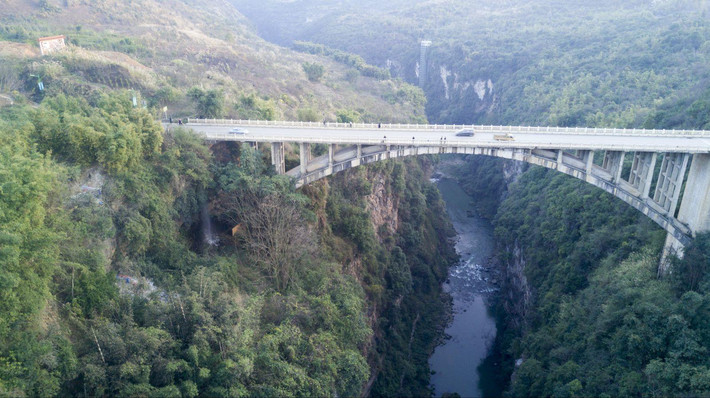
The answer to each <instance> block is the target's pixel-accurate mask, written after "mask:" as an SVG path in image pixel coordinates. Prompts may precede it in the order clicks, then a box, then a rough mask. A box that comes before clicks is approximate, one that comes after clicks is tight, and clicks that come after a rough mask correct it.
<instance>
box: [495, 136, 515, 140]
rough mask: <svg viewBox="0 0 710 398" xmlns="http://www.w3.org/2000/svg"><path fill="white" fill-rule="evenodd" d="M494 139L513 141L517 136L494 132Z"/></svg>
mask: <svg viewBox="0 0 710 398" xmlns="http://www.w3.org/2000/svg"><path fill="white" fill-rule="evenodd" d="M493 139H494V140H496V141H513V140H514V139H515V138H514V137H513V136H512V135H510V134H494V135H493Z"/></svg>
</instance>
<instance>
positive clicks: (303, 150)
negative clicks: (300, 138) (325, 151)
mask: <svg viewBox="0 0 710 398" xmlns="http://www.w3.org/2000/svg"><path fill="white" fill-rule="evenodd" d="M299 155H300V158H301V164H300V171H301V175H302V176H304V175H306V166H307V165H308V162H310V161H311V144H308V143H303V142H302V143H301V144H300V147H299Z"/></svg>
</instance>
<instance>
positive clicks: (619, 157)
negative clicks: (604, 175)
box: [602, 151, 626, 184]
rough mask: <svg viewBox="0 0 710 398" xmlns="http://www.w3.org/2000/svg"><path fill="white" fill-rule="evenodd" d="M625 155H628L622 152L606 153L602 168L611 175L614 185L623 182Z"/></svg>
mask: <svg viewBox="0 0 710 398" xmlns="http://www.w3.org/2000/svg"><path fill="white" fill-rule="evenodd" d="M625 155H626V153H625V152H621V151H606V153H604V162H603V163H602V168H603V169H604V170H606V171H608V172H609V174H611V182H612V183H614V184H616V183H618V182H619V181H620V180H621V172H622V171H623V170H624V157H625Z"/></svg>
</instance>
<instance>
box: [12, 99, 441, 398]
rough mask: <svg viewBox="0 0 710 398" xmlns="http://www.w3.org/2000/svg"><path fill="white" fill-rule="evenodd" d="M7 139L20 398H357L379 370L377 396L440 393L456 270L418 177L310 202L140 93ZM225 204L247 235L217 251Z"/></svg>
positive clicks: (386, 176) (391, 165)
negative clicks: (166, 118)
mask: <svg viewBox="0 0 710 398" xmlns="http://www.w3.org/2000/svg"><path fill="white" fill-rule="evenodd" d="M0 123H1V124H0V132H2V134H1V135H0V152H1V153H2V156H1V157H0V190H1V192H2V196H1V197H0V210H2V211H1V212H0V221H2V222H1V223H0V225H1V226H0V237H1V238H2V240H1V242H2V246H0V260H1V261H0V265H1V266H2V267H1V268H0V277H1V279H0V280H2V284H3V289H2V292H3V293H2V296H1V297H0V307H1V308H2V313H3V317H2V321H1V322H0V347H1V348H0V358H2V361H1V362H0V393H2V394H3V395H31V396H51V395H87V396H98V395H109V396H120V395H124V396H136V395H151V396H152V395H159V396H180V395H181V396H197V395H200V394H206V395H210V396H232V395H250V396H274V395H279V396H286V395H288V396H328V395H339V396H353V395H358V394H359V393H360V391H361V390H362V388H363V387H364V386H365V385H366V384H367V381H368V378H370V376H371V370H370V369H371V367H370V366H369V365H368V361H370V363H371V365H372V370H373V372H374V374H372V376H374V375H378V376H379V377H376V378H375V377H373V378H372V380H373V381H374V386H373V387H372V388H373V392H376V393H377V394H387V395H398V394H405V395H421V394H425V393H426V391H427V388H428V386H427V383H426V380H427V378H426V375H427V372H428V370H427V369H428V368H427V365H426V360H427V357H428V354H429V352H430V350H431V349H432V344H433V339H434V336H435V335H436V333H437V330H438V326H437V325H439V324H440V323H441V317H442V316H443V315H444V313H445V311H444V310H443V305H444V304H443V302H442V301H441V300H440V297H439V294H440V284H441V282H442V281H443V279H444V278H445V275H446V267H447V265H448V264H449V262H450V261H452V259H453V253H452V252H451V249H450V247H449V244H448V241H447V236H448V234H449V232H448V231H449V228H450V227H448V224H447V223H446V220H445V219H443V218H442V217H441V215H442V214H443V213H444V212H443V210H442V206H443V205H442V202H441V199H440V197H439V195H438V192H437V191H436V189H435V188H434V187H433V186H432V185H431V183H429V182H428V180H427V174H426V171H425V170H426V168H424V169H422V168H420V166H419V164H418V163H417V162H414V161H411V162H408V163H407V165H406V166H405V165H403V164H401V163H398V162H388V163H384V164H381V165H379V166H378V167H375V168H369V169H359V170H356V171H353V172H351V173H345V174H343V175H340V176H338V178H336V179H335V180H334V181H333V184H332V186H331V184H329V183H328V182H327V181H324V182H322V183H318V184H314V185H313V186H310V187H308V189H307V190H304V191H303V192H296V191H294V189H293V183H292V182H291V181H290V180H289V179H288V178H287V177H284V176H278V175H274V174H273V171H271V167H269V166H267V164H268V163H266V162H265V160H264V159H263V158H262V155H261V153H260V152H255V151H253V150H251V149H248V148H247V149H245V150H240V148H239V147H231V148H226V151H227V153H231V154H230V155H227V156H225V155H224V149H223V151H222V155H221V156H220V157H219V158H215V157H213V156H212V155H211V152H210V150H209V148H208V147H206V146H205V144H204V143H203V142H201V141H200V139H199V138H197V137H196V136H194V135H193V134H191V133H190V132H188V131H187V130H183V129H175V130H171V131H169V132H167V133H163V132H162V128H161V126H160V125H158V124H156V123H155V122H154V121H153V120H152V118H151V117H150V114H149V113H148V112H147V111H146V110H144V109H140V108H134V107H133V106H132V103H131V97H130V93H128V92H118V93H106V94H103V95H101V96H100V97H99V98H98V99H97V101H96V102H87V101H86V100H84V99H82V98H69V97H66V96H64V95H57V96H52V97H46V98H45V99H44V100H43V102H42V104H41V105H39V106H38V107H37V108H32V107H29V106H24V105H16V106H12V107H9V108H5V109H3V110H2V113H1V114H0ZM245 148H246V147H245ZM373 181H374V182H373ZM99 182H100V183H99ZM368 195H369V196H368ZM366 198H370V199H366ZM380 202H383V203H385V206H380ZM208 205H209V206H210V207H211V208H213V209H214V210H213V212H214V214H215V217H216V218H217V219H218V220H220V221H222V222H223V223H224V226H225V229H226V228H227V227H228V228H231V227H232V226H233V225H235V224H236V223H239V225H240V227H241V228H242V229H241V232H240V233H238V234H237V235H235V236H234V237H231V236H229V235H227V234H224V235H222V236H221V237H220V239H221V243H220V245H219V246H218V247H212V246H209V245H206V244H204V243H202V242H201V234H199V233H197V230H198V229H199V227H200V225H199V215H200V210H201V209H202V208H204V207H205V206H208ZM275 210H276V211H275ZM371 212H383V213H389V215H388V217H386V219H387V220H389V221H388V222H387V223H383V224H380V225H379V226H378V228H377V229H376V228H375V225H373V221H371V218H370V213H371ZM264 233H266V234H268V235H266V236H265V235H263V234H264ZM264 245H266V246H264ZM437 302H438V303H440V304H438V307H437V304H436V303H437Z"/></svg>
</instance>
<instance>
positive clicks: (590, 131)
mask: <svg viewBox="0 0 710 398" xmlns="http://www.w3.org/2000/svg"><path fill="white" fill-rule="evenodd" d="M187 123H188V124H198V125H225V126H229V125H233V126H244V127H260V126H263V127H267V126H270V127H284V128H319V129H334V128H335V129H349V128H359V129H372V130H377V129H384V130H433V131H441V130H444V131H458V130H463V129H473V130H474V131H477V132H479V131H480V132H504V133H507V132H509V133H544V134H580V135H617V136H620V135H645V136H649V135H652V136H669V135H670V136H690V137H698V136H700V137H710V131H709V130H650V129H649V130H647V129H618V128H597V127H542V126H484V125H472V124H406V123H340V122H297V121H276V120H244V119H191V118H188V119H187Z"/></svg>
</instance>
